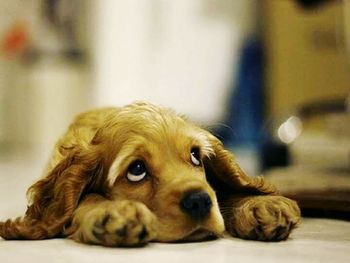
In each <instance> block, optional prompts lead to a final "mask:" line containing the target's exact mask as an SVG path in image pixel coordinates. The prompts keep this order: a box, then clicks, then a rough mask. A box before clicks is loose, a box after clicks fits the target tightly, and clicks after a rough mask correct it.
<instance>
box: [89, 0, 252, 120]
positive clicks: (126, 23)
mask: <svg viewBox="0 0 350 263" xmlns="http://www.w3.org/2000/svg"><path fill="white" fill-rule="evenodd" d="M92 4H93V8H92V10H93V14H94V17H95V18H94V20H93V21H92V26H93V28H92V32H93V44H92V53H93V57H94V67H95V82H94V86H95V96H96V104H97V105H98V106H102V105H123V104H126V103H130V102H132V101H135V100H148V101H151V102H154V103H157V104H162V105H165V106H169V107H172V108H175V109H176V110H178V111H179V112H181V113H185V114H187V115H188V116H189V117H191V118H192V119H194V120H196V121H199V122H202V123H213V122H217V121H219V120H220V119H221V118H222V116H223V114H224V105H225V103H226V100H227V95H228V89H229V88H231V83H232V81H233V77H234V73H235V68H236V63H237V59H238V51H239V48H240V46H241V43H242V39H243V38H244V37H245V36H246V34H248V33H249V32H250V31H251V30H252V28H253V24H254V23H253V22H254V7H255V4H256V1H255V0H234V1H232V0H216V1H214V0H176V1H173V0H128V1H124V0H99V1H92Z"/></svg>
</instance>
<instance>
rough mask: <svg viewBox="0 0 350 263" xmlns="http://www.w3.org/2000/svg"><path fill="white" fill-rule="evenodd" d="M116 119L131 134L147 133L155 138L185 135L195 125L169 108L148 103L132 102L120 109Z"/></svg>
mask: <svg viewBox="0 0 350 263" xmlns="http://www.w3.org/2000/svg"><path fill="white" fill-rule="evenodd" d="M117 119H118V121H120V122H123V123H124V128H125V129H127V130H129V132H130V133H133V134H144V135H146V134H148V135H149V136H152V135H153V136H152V137H155V138H161V137H167V136H170V135H174V134H176V135H179V134H182V135H185V134H186V133H187V131H190V130H192V129H195V126H194V125H192V124H190V123H189V122H187V121H186V120H185V119H184V118H183V117H182V116H179V115H177V114H176V113H175V112H173V111H172V110H170V109H167V108H162V107H157V106H154V105H150V104H136V105H135V104H133V105H130V106H128V107H125V108H124V109H123V110H121V111H120V112H119V114H118V116H117Z"/></svg>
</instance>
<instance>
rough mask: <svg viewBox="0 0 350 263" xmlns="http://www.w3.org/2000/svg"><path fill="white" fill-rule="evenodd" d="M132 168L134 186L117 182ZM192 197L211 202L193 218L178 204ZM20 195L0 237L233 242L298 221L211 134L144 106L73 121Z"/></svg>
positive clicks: (266, 236)
mask: <svg viewBox="0 0 350 263" xmlns="http://www.w3.org/2000/svg"><path fill="white" fill-rule="evenodd" d="M194 148H195V149H199V152H200V158H199V159H200V163H201V164H200V165H197V159H196V158H195V160H194V161H193V160H192V159H191V158H192V156H191V154H192V149H194ZM191 160H192V161H191ZM135 161H142V164H144V165H145V166H146V169H147V176H145V179H142V180H141V181H139V182H134V181H130V180H129V179H128V178H127V176H126V175H127V174H128V175H129V174H130V167H131V164H132V163H134V162H135ZM194 163H195V165H194ZM138 176H139V175H138ZM194 191H196V192H199V191H200V192H201V193H205V194H206V196H207V199H210V200H209V201H208V200H207V201H208V202H209V203H210V206H208V207H210V208H209V211H208V213H207V214H206V215H205V216H201V217H200V218H198V217H196V214H195V216H193V214H192V212H191V211H190V212H188V211H186V212H184V211H185V210H184V208H183V206H181V205H180V204H182V203H183V200H184V196H185V195H186V194H188V193H193V192H194ZM28 198H29V206H28V209H27V211H26V214H25V216H24V217H23V218H18V219H16V220H8V221H6V222H1V223H0V235H1V236H2V237H3V238H5V239H45V238H53V237H70V238H73V239H74V240H77V241H80V242H85V243H94V244H101V245H106V246H131V245H141V244H145V243H147V242H149V241H161V242H172V241H179V240H184V241H191V240H200V239H203V238H207V237H210V236H221V235H222V233H223V232H224V230H225V227H226V230H227V231H228V232H229V233H231V234H232V235H234V236H237V237H241V238H246V239H257V240H283V239H286V238H287V237H288V235H289V233H290V231H291V230H292V229H293V228H294V227H295V226H296V225H297V224H298V222H299V220H300V211H299V208H298V206H297V205H296V203H295V202H294V201H292V200H290V199H287V198H284V197H281V196H278V195H277V192H276V190H275V188H274V187H273V186H272V185H270V184H268V183H266V181H265V180H264V179H263V178H261V177H248V176H247V175H245V174H244V172H243V171H242V170H241V169H240V167H239V166H238V164H237V163H236V162H235V159H234V157H233V155H232V154H231V153H230V152H228V151H227V150H225V149H224V147H223V145H222V143H221V142H220V141H219V140H218V139H217V138H216V137H215V136H213V135H212V134H210V133H209V132H207V131H205V130H203V129H201V128H199V127H197V126H195V125H193V124H191V123H190V122H188V121H187V120H185V119H184V118H183V117H180V116H178V115H176V114H175V113H173V112H172V111H171V110H168V109H165V108H161V107H156V106H154V105H151V104H147V103H135V104H131V105H128V106H125V107H123V108H106V109H100V110H94V111H90V112H86V113H83V114H81V115H79V116H78V117H77V118H76V119H75V121H74V122H73V124H72V125H71V126H70V127H69V129H68V131H67V132H66V134H65V135H64V136H63V137H62V138H61V139H60V140H59V141H58V143H57V144H56V147H55V149H54V152H53V155H52V157H51V159H50V162H49V165H48V167H47V169H46V172H45V176H44V177H43V178H42V179H41V180H39V181H38V182H37V183H35V184H34V185H33V186H31V187H30V189H29V191H28ZM202 199H203V198H202ZM202 199H201V202H202V201H203V200H202ZM191 209H192V208H191ZM193 209H195V208H193ZM198 211H199V210H198ZM200 212H203V211H202V210H201V211H200ZM189 215H191V216H189Z"/></svg>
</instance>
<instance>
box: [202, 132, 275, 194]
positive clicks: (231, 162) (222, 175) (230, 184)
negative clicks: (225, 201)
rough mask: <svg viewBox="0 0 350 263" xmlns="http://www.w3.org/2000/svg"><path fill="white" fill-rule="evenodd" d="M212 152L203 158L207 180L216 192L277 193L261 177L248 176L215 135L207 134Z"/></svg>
mask: <svg viewBox="0 0 350 263" xmlns="http://www.w3.org/2000/svg"><path fill="white" fill-rule="evenodd" d="M209 139H210V142H211V145H212V147H213V150H214V154H213V155H212V156H210V158H207V160H205V169H206V175H207V179H208V181H209V182H210V183H211V185H212V186H213V187H214V188H215V189H217V190H219V189H220V191H218V193H221V194H224V193H227V192H230V193H249V194H260V195H261V194H263V195H266V194H277V190H276V188H275V187H274V186H273V185H271V184H269V183H268V182H266V181H265V180H264V178H263V177H249V176H247V175H246V174H245V173H244V172H243V170H242V169H241V168H240V167H239V165H238V164H237V162H236V161H235V157H234V156H233V154H232V153H231V152H229V151H227V150H226V149H225V148H224V146H223V144H222V142H221V141H220V140H219V139H217V138H216V137H215V136H212V135H210V136H209Z"/></svg>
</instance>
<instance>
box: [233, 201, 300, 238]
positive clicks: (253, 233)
mask: <svg viewBox="0 0 350 263" xmlns="http://www.w3.org/2000/svg"><path fill="white" fill-rule="evenodd" d="M299 222H300V209H299V207H298V205H297V204H296V202H295V201H293V200H290V199H288V198H285V197H282V196H255V197H248V198H246V199H243V200H242V203H241V205H240V206H237V207H234V208H233V214H232V220H231V222H228V224H227V228H228V230H229V232H231V233H232V234H233V235H235V236H238V237H241V238H245V239H253V240H262V241H280V240H284V239H286V238H287V237H288V236H289V234H290V232H291V231H292V229H293V228H295V227H296V226H297V225H298V224H299Z"/></svg>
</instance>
